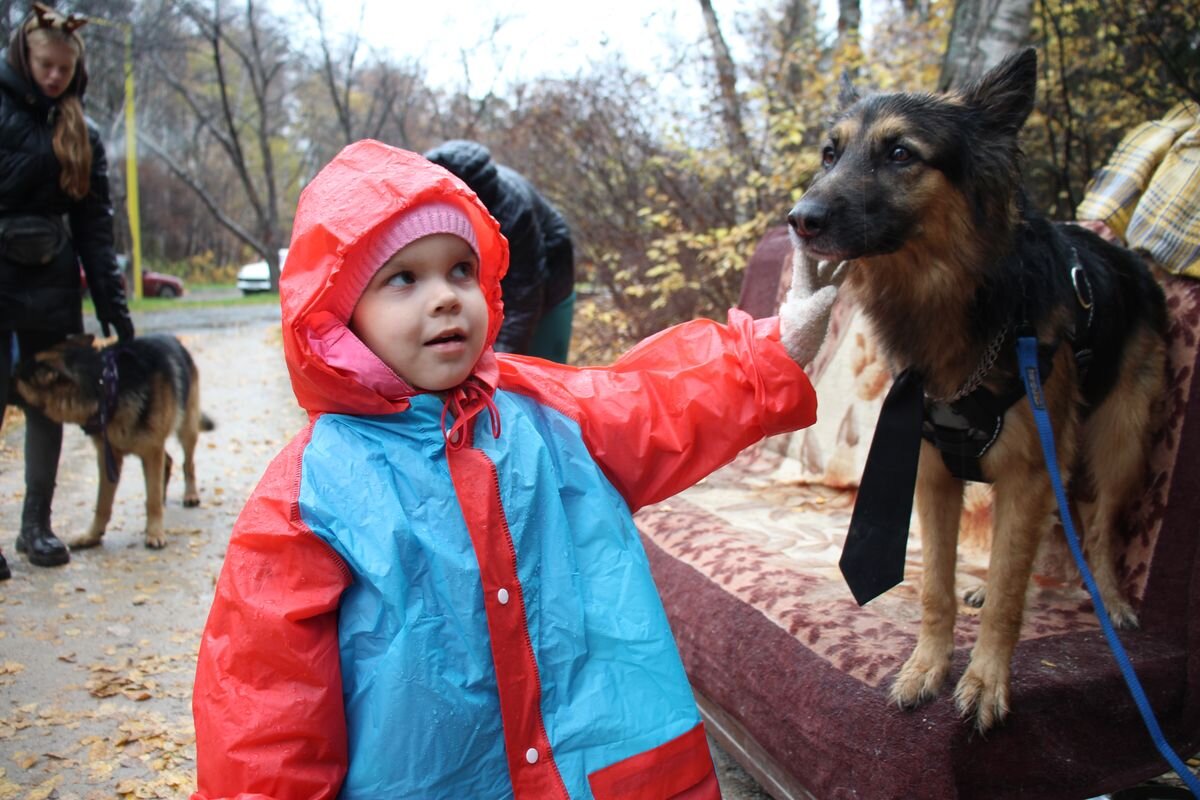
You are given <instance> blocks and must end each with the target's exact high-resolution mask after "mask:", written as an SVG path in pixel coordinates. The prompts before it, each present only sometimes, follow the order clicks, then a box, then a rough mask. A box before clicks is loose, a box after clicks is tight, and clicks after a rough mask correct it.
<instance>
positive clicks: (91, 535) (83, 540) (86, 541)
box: [67, 530, 104, 550]
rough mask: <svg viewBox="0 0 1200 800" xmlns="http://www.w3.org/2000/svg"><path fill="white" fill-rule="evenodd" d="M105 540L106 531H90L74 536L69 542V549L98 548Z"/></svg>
mask: <svg viewBox="0 0 1200 800" xmlns="http://www.w3.org/2000/svg"><path fill="white" fill-rule="evenodd" d="M103 539H104V531H103V530H99V531H88V532H87V533H84V534H81V535H79V536H74V537H72V538H70V539H68V540H67V547H69V548H70V549H72V550H86V549H88V548H89V547H98V546H99V545H100V543H101V541H103Z"/></svg>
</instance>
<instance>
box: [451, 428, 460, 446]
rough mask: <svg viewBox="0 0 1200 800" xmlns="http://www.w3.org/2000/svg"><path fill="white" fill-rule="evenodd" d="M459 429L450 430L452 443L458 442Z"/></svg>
mask: <svg viewBox="0 0 1200 800" xmlns="http://www.w3.org/2000/svg"><path fill="white" fill-rule="evenodd" d="M458 438H459V431H456V430H455V431H450V444H458Z"/></svg>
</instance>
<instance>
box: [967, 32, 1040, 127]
mask: <svg viewBox="0 0 1200 800" xmlns="http://www.w3.org/2000/svg"><path fill="white" fill-rule="evenodd" d="M1036 95H1037V50H1035V49H1034V48H1032V47H1027V48H1025V49H1024V50H1021V51H1019V52H1017V53H1013V54H1012V55H1010V56H1008V57H1006V58H1005V59H1004V60H1003V61H1001V62H1000V63H999V64H997V65H996V66H995V67H993V68H992V69H990V70H988V71H987V72H986V73H984V75H983V77H981V78H980V79H979V80H978V81H976V82H974V83H972V84H970V85H969V86H967V87H966V88H965V89H963V99H964V100H965V101H966V102H967V104H968V105H970V106H972V107H974V108H976V109H978V110H979V111H980V112H981V113H982V114H984V115H985V116H986V117H987V121H988V123H989V125H990V126H991V127H993V128H994V129H997V130H1000V131H1002V132H1004V133H1007V134H1011V135H1014V136H1015V135H1016V134H1017V132H1018V131H1020V130H1021V126H1023V125H1024V124H1025V120H1026V119H1027V118H1028V117H1029V112H1031V111H1033V101H1034V98H1035V97H1036Z"/></svg>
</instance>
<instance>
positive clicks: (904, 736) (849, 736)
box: [637, 229, 1200, 800]
mask: <svg viewBox="0 0 1200 800" xmlns="http://www.w3.org/2000/svg"><path fill="white" fill-rule="evenodd" d="M789 265H790V248H789V247H788V246H787V240H786V233H785V231H784V230H783V229H777V230H773V231H771V232H770V233H769V234H768V235H767V237H766V238H765V239H764V240H763V242H762V243H760V246H759V248H758V250H757V251H756V253H755V257H754V259H753V260H752V263H751V266H750V267H749V269H748V271H747V277H746V282H745V286H744V288H743V294H742V300H741V305H742V307H743V308H746V309H747V310H748V311H750V312H751V313H752V314H754V315H755V316H765V315H769V314H772V313H774V311H775V309H776V308H777V307H778V301H779V299H780V297H781V296H782V294H783V292H784V290H785V286H784V284H785V283H786V281H787V279H788V277H789V276H790V268H789ZM1164 288H1165V289H1166V292H1167V297H1168V302H1169V305H1170V313H1171V332H1170V336H1171V344H1170V370H1169V380H1170V389H1169V393H1168V395H1167V397H1166V398H1165V402H1166V415H1165V417H1166V421H1165V423H1164V425H1163V428H1162V430H1161V431H1159V432H1158V433H1157V434H1156V436H1155V440H1154V451H1153V457H1152V458H1153V463H1152V469H1151V474H1150V475H1149V476H1148V478H1147V481H1146V485H1145V493H1144V495H1143V497H1142V498H1141V499H1140V501H1139V502H1138V503H1137V504H1136V506H1135V507H1134V508H1133V509H1131V510H1130V512H1129V514H1128V520H1127V527H1126V529H1125V531H1124V540H1125V550H1124V555H1123V557H1122V560H1121V566H1122V574H1123V576H1124V580H1125V582H1126V586H1127V589H1128V591H1129V592H1130V594H1131V596H1132V597H1133V598H1135V606H1136V607H1137V608H1138V611H1139V615H1140V619H1141V628H1140V629H1139V630H1137V631H1134V632H1130V633H1123V634H1122V636H1121V638H1122V641H1123V642H1124V644H1125V646H1126V648H1127V650H1128V651H1129V654H1130V657H1131V659H1132V661H1133V664H1134V668H1135V670H1136V671H1137V674H1138V676H1139V678H1140V680H1141V682H1142V684H1143V686H1144V688H1145V689H1146V692H1147V695H1148V697H1149V698H1150V702H1151V705H1152V707H1153V708H1154V709H1155V712H1156V714H1157V716H1158V719H1159V722H1160V724H1161V725H1162V728H1163V730H1164V733H1165V734H1166V736H1167V738H1168V740H1169V741H1171V742H1172V744H1174V745H1175V746H1176V748H1178V750H1179V752H1181V753H1183V755H1185V756H1187V755H1191V754H1193V753H1195V752H1197V750H1200V613H1197V612H1198V611H1200V553H1198V550H1197V545H1198V541H1200V535H1198V534H1200V525H1198V521H1200V465H1198V464H1197V462H1196V453H1198V452H1200V390H1195V391H1194V389H1195V383H1196V381H1195V373H1196V369H1197V351H1198V349H1200V339H1198V334H1200V282H1195V281H1189V280H1186V279H1177V278H1165V279H1164ZM810 371H811V375H812V378H813V382H814V385H815V387H816V390H817V395H818V399H819V403H820V407H819V408H820V410H819V412H818V415H819V417H820V420H819V422H818V423H817V424H816V425H815V426H813V427H812V428H810V429H807V430H805V431H800V432H797V433H795V434H790V435H787V436H780V437H775V438H773V439H770V440H768V441H766V442H763V443H760V444H759V445H757V446H755V447H754V448H751V449H749V450H747V451H746V452H744V453H743V454H742V455H741V456H739V457H738V459H736V460H735V461H734V462H733V463H732V464H730V465H728V466H727V467H725V468H724V469H722V470H720V471H718V472H717V473H715V474H713V475H712V476H710V477H709V478H708V479H706V480H705V481H703V482H701V483H700V484H698V485H697V486H695V487H693V488H692V489H689V490H688V491H686V492H683V493H682V494H680V495H677V496H676V497H674V498H671V499H670V500H668V501H666V502H663V503H660V504H658V505H656V506H652V507H649V508H646V509H643V510H642V511H640V512H639V513H638V515H637V521H638V526H639V528H640V530H641V532H642V534H643V539H644V543H645V546H646V549H647V552H648V553H649V555H650V561H651V565H652V567H653V569H654V572H655V577H656V579H657V581H658V583H659V588H660V591H661V594H662V596H663V600H664V602H665V604H666V607H667V612H668V614H669V616H670V619H671V623H672V626H673V628H674V631H675V635H676V638H677V640H678V643H679V647H680V650H681V651H682V653H683V658H684V663H685V665H686V666H687V668H688V671H689V674H690V676H691V679H692V683H693V686H694V688H695V691H696V695H697V700H698V701H699V703H700V706H701V710H702V712H703V713H704V716H705V719H706V724H707V727H708V729H709V732H710V733H711V734H713V735H714V737H716V738H717V740H718V741H720V742H721V743H722V745H723V746H725V747H726V748H727V749H728V750H729V751H730V752H731V753H732V754H733V755H734V757H735V758H736V759H737V760H738V761H739V762H741V763H742V765H743V766H744V767H745V768H746V769H747V770H748V771H749V772H750V773H751V774H753V775H754V776H755V777H756V778H757V779H758V780H759V782H760V783H761V784H762V785H763V786H764V787H765V788H766V789H767V790H768V791H769V792H770V793H771V794H772V795H773V796H774V797H776V798H778V800H784V798H801V797H816V798H821V799H822V800H825V798H829V799H830V800H841V798H868V799H870V800H874V799H876V798H880V799H883V798H897V799H898V798H905V799H911V798H937V800H950V799H951V798H1010V797H1011V798H1018V797H1019V798H1022V799H1023V800H1029V799H1030V798H1047V799H1050V798H1053V800H1062V799H1063V798H1076V797H1077V798H1087V797H1094V796H1096V795H1099V794H1102V793H1104V792H1108V791H1113V790H1116V789H1120V788H1123V787H1128V786H1131V785H1133V784H1135V783H1137V782H1139V781H1142V780H1145V779H1147V778H1150V777H1153V776H1155V775H1158V774H1161V773H1163V772H1167V771H1169V767H1168V765H1167V764H1166V762H1165V761H1164V760H1163V759H1162V757H1161V756H1160V755H1159V754H1158V752H1157V751H1156V750H1155V748H1154V746H1153V743H1152V741H1151V739H1150V736H1149V734H1148V733H1147V732H1146V730H1145V728H1144V726H1143V724H1142V721H1141V718H1140V717H1139V715H1138V713H1137V710H1136V707H1135V706H1134V703H1133V701H1132V699H1131V698H1130V696H1129V694H1128V691H1127V689H1126V687H1125V684H1124V682H1123V681H1122V679H1121V676H1120V672H1119V670H1118V668H1117V666H1116V662H1115V660H1114V658H1113V656H1112V655H1111V653H1110V652H1109V650H1108V647H1107V644H1106V642H1105V640H1104V637H1103V635H1102V633H1101V632H1100V629H1099V626H1098V624H1097V622H1096V619H1095V616H1094V614H1093V611H1092V604H1091V601H1090V599H1089V598H1088V595H1087V593H1086V591H1085V590H1084V589H1083V588H1082V586H1081V584H1080V582H1079V580H1078V576H1077V575H1076V574H1074V573H1073V571H1072V569H1073V568H1072V567H1071V566H1070V564H1069V554H1067V553H1066V547H1065V545H1063V546H1061V547H1058V548H1055V547H1050V548H1047V549H1046V552H1045V553H1044V557H1043V558H1042V559H1041V560H1040V561H1039V567H1038V574H1037V575H1035V579H1034V581H1033V582H1032V583H1031V586H1030V596H1029V602H1028V606H1027V612H1026V618H1025V622H1024V627H1023V629H1022V634H1021V642H1020V644H1019V645H1018V648H1017V652H1016V656H1015V659H1014V663H1013V679H1012V680H1013V684H1012V689H1013V699H1012V705H1013V711H1012V713H1011V714H1010V716H1009V718H1008V719H1007V721H1006V722H1005V723H1004V724H1003V725H1002V726H1001V727H999V728H997V729H995V730H993V731H991V732H989V733H988V734H987V735H986V736H980V735H978V734H976V733H974V732H973V730H972V728H971V725H970V723H969V722H968V721H966V720H963V719H960V718H959V717H958V715H957V713H956V711H955V709H954V706H953V702H952V700H951V697H950V694H951V689H952V688H953V687H952V684H953V682H954V681H956V680H957V677H958V675H961V674H962V670H963V669H964V667H965V666H966V661H967V658H968V656H969V653H970V647H971V644H972V643H973V642H974V639H975V635H976V633H977V630H978V612H977V611H976V610H974V609H971V608H969V607H967V606H965V605H964V604H961V603H960V606H961V607H960V614H959V618H958V622H957V625H956V628H955V638H956V647H957V650H956V653H955V657H954V668H953V672H952V674H951V678H950V680H949V682H948V683H949V685H948V686H947V687H945V688H944V689H943V691H942V693H941V694H940V695H939V696H938V697H937V698H936V699H935V700H934V701H933V702H931V703H929V704H927V705H925V706H922V707H920V708H918V709H916V710H913V711H904V710H901V709H899V708H897V707H895V706H893V705H889V703H888V701H887V691H888V687H889V684H890V681H891V679H892V677H893V676H894V675H895V673H896V672H897V670H898V669H899V667H900V665H901V664H902V663H903V660H904V659H905V658H906V657H907V655H908V653H909V651H910V649H911V648H912V646H913V644H914V642H915V639H916V634H917V628H918V624H919V614H920V611H919V608H918V604H919V601H918V586H919V582H920V575H921V564H920V546H919V539H918V537H919V534H920V532H919V530H916V529H915V528H914V531H913V536H912V537H910V549H909V560H908V565H907V568H906V580H905V581H904V583H902V584H901V585H900V586H898V587H896V588H895V589H893V590H892V591H890V592H888V593H887V594H885V595H883V596H882V597H880V598H878V599H876V600H874V601H872V602H871V603H869V604H868V605H866V606H864V607H861V608H860V607H859V606H858V605H856V604H855V602H854V600H853V598H852V597H851V595H850V591H849V589H847V588H846V586H845V583H844V582H843V580H842V578H841V575H840V573H839V572H838V569H837V559H838V556H839V554H840V551H841V545H842V541H843V538H844V535H845V531H846V527H847V525H848V523H849V518H850V511H851V509H852V507H853V504H854V497H855V486H856V482H857V477H858V475H859V474H860V472H861V469H862V462H863V459H864V458H865V454H866V450H867V447H868V446H869V444H870V439H871V435H872V433H873V430H874V422H875V416H876V415H877V413H878V408H879V403H880V401H881V399H882V395H883V392H884V391H885V390H886V388H887V384H888V380H889V378H888V375H887V371H886V369H885V368H884V367H883V365H882V364H881V363H880V362H879V360H878V357H877V355H876V353H875V352H874V348H873V346H872V343H871V340H870V336H869V333H868V331H867V330H866V329H865V327H864V325H863V323H862V320H861V318H860V316H859V315H858V314H857V313H856V312H855V309H854V308H853V307H851V306H850V305H849V304H846V305H843V304H842V301H839V306H838V307H837V308H836V309H835V313H834V321H833V325H832V328H831V333H830V337H829V339H828V340H827V342H826V345H825V347H824V348H823V349H822V352H821V353H820V354H819V356H818V358H817V360H816V362H815V363H814V364H813V366H812V368H811V370H810ZM914 526H915V517H914ZM989 537H990V500H989V495H988V490H987V487H985V486H981V485H972V486H971V487H970V488H969V494H968V503H967V504H966V508H965V510H964V519H963V535H962V537H961V538H962V546H961V547H960V558H959V590H960V597H961V592H962V590H963V589H964V588H967V587H969V586H971V585H972V584H975V583H981V582H982V578H983V575H984V573H985V571H986V566H987V553H986V548H987V545H988V541H989Z"/></svg>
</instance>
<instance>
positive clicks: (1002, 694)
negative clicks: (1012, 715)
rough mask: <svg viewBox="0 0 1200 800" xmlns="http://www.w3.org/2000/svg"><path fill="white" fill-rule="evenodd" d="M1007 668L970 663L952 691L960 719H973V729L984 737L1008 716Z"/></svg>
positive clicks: (1004, 666)
mask: <svg viewBox="0 0 1200 800" xmlns="http://www.w3.org/2000/svg"><path fill="white" fill-rule="evenodd" d="M1008 693H1009V687H1008V667H1007V665H997V664H993V665H990V666H987V667H983V666H981V665H979V664H977V663H976V661H975V659H972V660H971V664H970V666H968V667H967V671H966V673H965V674H963V676H962V679H961V680H960V681H959V682H958V686H957V687H955V689H954V705H955V706H956V707H957V708H958V713H960V714H961V715H962V716H963V717H971V716H974V717H975V729H976V730H977V731H979V732H980V733H985V732H987V731H988V730H990V729H991V728H992V727H993V726H995V725H997V724H998V723H1000V722H1001V721H1002V720H1003V719H1004V718H1005V717H1006V716H1008Z"/></svg>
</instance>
